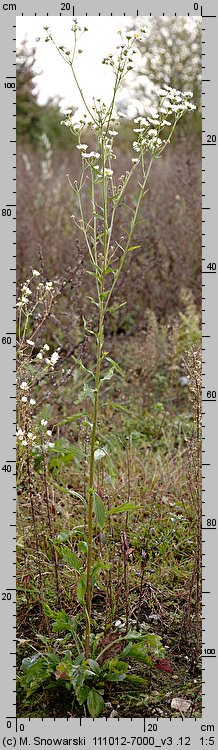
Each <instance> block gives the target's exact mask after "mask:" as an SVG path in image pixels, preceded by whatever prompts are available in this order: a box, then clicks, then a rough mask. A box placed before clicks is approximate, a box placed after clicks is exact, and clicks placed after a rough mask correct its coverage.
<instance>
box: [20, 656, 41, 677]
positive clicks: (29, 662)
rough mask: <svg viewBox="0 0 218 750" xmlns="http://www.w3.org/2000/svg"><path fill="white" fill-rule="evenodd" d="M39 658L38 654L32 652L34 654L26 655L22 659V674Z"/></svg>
mask: <svg viewBox="0 0 218 750" xmlns="http://www.w3.org/2000/svg"><path fill="white" fill-rule="evenodd" d="M37 659H39V654H34V656H26V657H25V659H23V660H22V670H23V672H24V674H25V673H26V672H27V670H28V669H29V667H31V666H32V664H34V663H35V661H37Z"/></svg>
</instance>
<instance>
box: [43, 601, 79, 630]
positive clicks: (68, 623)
mask: <svg viewBox="0 0 218 750" xmlns="http://www.w3.org/2000/svg"><path fill="white" fill-rule="evenodd" d="M43 611H44V612H45V615H47V617H50V619H51V620H53V625H52V630H53V632H54V633H56V632H60V633H61V632H65V633H66V632H70V633H72V632H73V630H74V629H75V621H74V619H73V618H72V619H71V618H70V617H68V615H67V613H66V612H65V611H64V609H61V610H60V611H57V612H56V611H55V610H53V609H51V608H50V607H49V606H48V604H43Z"/></svg>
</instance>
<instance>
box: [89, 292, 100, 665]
mask: <svg viewBox="0 0 218 750" xmlns="http://www.w3.org/2000/svg"><path fill="white" fill-rule="evenodd" d="M103 321H104V313H103V304H101V307H100V317H99V329H98V336H97V362H96V373H95V399H94V408H93V421H92V437H91V452H90V468H89V498H88V555H87V571H86V572H87V577H86V634H85V658H86V659H88V658H89V652H90V622H91V606H92V596H91V593H92V592H91V576H92V545H93V495H94V469H95V458H94V455H95V441H96V431H97V422H98V401H99V389H100V372H101V350H102V346H103V337H104V328H103V326H104V322H103Z"/></svg>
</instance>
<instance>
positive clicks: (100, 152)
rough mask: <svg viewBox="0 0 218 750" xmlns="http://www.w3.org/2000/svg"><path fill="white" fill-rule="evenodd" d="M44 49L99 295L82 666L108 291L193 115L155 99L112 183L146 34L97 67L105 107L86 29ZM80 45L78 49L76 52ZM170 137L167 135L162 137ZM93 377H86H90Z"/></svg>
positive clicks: (186, 107)
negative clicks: (96, 88) (64, 100)
mask: <svg viewBox="0 0 218 750" xmlns="http://www.w3.org/2000/svg"><path fill="white" fill-rule="evenodd" d="M44 28H45V31H46V38H45V41H46V42H53V44H54V45H55V47H56V49H57V51H58V52H59V54H60V55H61V57H62V58H63V60H64V61H65V62H66V64H67V65H68V66H69V67H70V69H71V72H72V75H73V79H74V82H75V83H76V86H77V88H78V90H79V92H80V95H81V99H82V101H83V105H84V109H85V113H84V115H83V117H81V119H80V120H79V122H75V120H74V118H73V117H72V116H71V114H68V115H67V116H66V119H65V120H64V121H63V124H64V125H65V126H66V127H68V128H69V129H70V131H71V132H72V134H74V136H75V134H76V136H77V138H78V144H77V149H78V150H79V152H80V156H81V171H80V178H79V180H78V181H74V182H72V180H71V179H70V177H69V176H68V180H69V183H70V186H71V188H72V191H73V193H74V195H75V196H76V199H77V207H78V213H77V215H76V216H73V217H72V218H73V220H74V222H75V224H76V225H77V227H78V229H79V231H80V232H81V235H82V237H83V240H85V244H86V247H87V252H88V254H89V258H90V264H91V270H90V271H89V273H91V275H92V277H93V278H94V280H95V289H96V294H95V297H94V298H92V297H91V298H90V300H91V304H92V305H94V306H95V309H96V308H97V317H98V323H97V329H95V328H94V327H93V328H91V327H90V326H89V325H88V324H87V322H86V321H85V320H84V327H85V331H86V332H87V333H88V334H90V335H91V336H93V337H94V338H95V349H96V359H95V367H94V370H93V372H92V373H91V376H92V387H89V388H88V391H87V388H84V398H87V397H89V398H90V399H91V401H92V418H91V422H90V431H91V434H90V454H89V483H88V497H87V505H88V532H87V563H86V573H85V576H84V574H81V575H80V581H79V588H78V596H79V601H80V603H83V605H84V608H85V618H86V631H85V645H84V651H85V659H86V660H88V659H89V656H90V637H91V613H92V590H93V586H94V583H95V582H96V575H97V573H96V571H97V567H96V563H95V565H94V563H93V523H94V516H95V518H96V520H97V522H98V523H99V525H103V524H104V519H105V514H106V509H105V507H104V504H103V501H102V499H101V498H100V497H99V495H98V493H97V490H96V482H95V466H96V461H97V460H99V459H100V458H101V457H102V456H104V448H103V447H102V448H101V447H99V446H98V447H97V445H96V433H97V424H98V419H99V397H100V393H101V390H102V387H103V383H104V381H105V380H109V379H110V378H111V377H112V376H113V374H114V372H116V371H118V372H120V368H119V365H118V364H117V363H116V362H114V361H113V360H112V359H111V358H110V357H109V356H108V353H107V351H106V350H105V345H104V338H105V336H104V327H105V318H106V315H107V314H108V313H109V312H111V311H114V310H115V309H117V306H115V305H114V304H113V292H114V289H115V287H116V284H117V281H118V279H119V276H120V274H121V272H122V269H123V266H124V263H125V260H126V258H127V255H128V253H130V252H132V251H134V250H135V249H137V247H138V246H136V245H134V244H133V235H134V230H135V227H136V224H137V221H138V218H139V211H140V206H141V203H142V199H143V198H144V196H145V193H146V190H147V183H148V179H149V175H150V172H151V169H152V165H153V163H154V162H155V160H156V159H158V158H159V157H160V156H161V155H162V153H163V151H164V149H165V148H166V146H167V145H168V144H169V143H170V140H171V138H172V135H173V132H174V130H175V128H176V126H177V123H178V122H179V120H180V119H181V117H182V116H183V115H184V114H185V113H186V112H187V111H191V110H193V109H195V106H194V105H193V103H192V101H191V100H192V96H193V95H192V93H191V92H189V91H184V92H181V91H177V90H176V89H174V88H171V87H170V86H168V85H164V86H163V88H160V89H159V90H158V91H157V92H156V94H157V107H156V109H155V111H154V110H153V109H152V110H151V112H150V114H149V115H147V114H146V116H141V115H140V116H138V117H136V118H135V120H134V128H133V138H134V139H133V143H132V149H133V152H132V157H131V161H130V166H129V170H128V172H126V173H125V175H122V176H121V177H120V179H119V180H118V181H117V180H115V177H114V169H113V164H114V160H115V159H116V154H115V152H114V142H115V139H116V138H117V136H118V133H119V125H120V118H121V117H122V116H123V115H122V113H120V114H119V113H118V114H117V113H116V96H117V92H118V90H119V88H120V85H121V83H122V82H123V80H124V78H125V77H126V75H127V74H128V72H129V71H131V70H132V69H133V68H134V55H135V52H136V50H135V48H134V45H135V41H136V38H137V39H138V40H140V38H142V37H143V34H144V33H146V32H145V30H144V29H143V28H142V29H141V31H140V33H139V34H135V33H128V32H126V31H122V30H121V31H120V32H119V33H120V43H119V44H118V46H117V51H116V54H115V55H112V54H109V55H108V56H107V57H105V58H104V59H103V61H102V63H103V65H107V66H110V68H111V69H112V72H113V87H112V91H111V99H110V102H109V104H107V105H106V104H105V103H104V102H102V101H101V100H100V99H93V100H92V101H93V103H92V105H91V106H90V105H89V104H88V103H87V101H86V99H85V96H84V93H83V90H82V88H81V86H80V83H79V81H78V78H77V73H76V59H77V55H80V54H81V52H82V50H81V49H80V40H81V37H82V36H83V34H85V33H86V32H87V28H85V27H84V28H82V27H81V26H79V24H78V22H77V21H76V20H75V21H74V22H73V25H72V29H71V30H72V40H73V46H72V51H71V50H69V49H67V48H66V47H65V46H64V45H60V46H58V45H57V44H56V42H55V40H54V38H53V36H52V34H51V31H50V30H49V28H48V27H44ZM78 45H79V46H78ZM87 129H89V131H91V132H92V134H93V136H94V141H95V146H94V148H93V150H89V146H88V144H87V143H85V142H84V137H85V133H86V132H87ZM166 133H167V135H166ZM135 175H136V176H137V185H138V193H137V198H136V202H135V205H134V208H133V209H132V215H131V220H130V221H129V226H128V228H127V229H126V230H125V233H124V231H123V229H122V230H121V231H120V237H119V239H115V238H114V225H115V218H116V215H117V209H118V207H119V206H120V204H121V202H123V200H124V198H125V200H126V195H127V188H129V186H130V184H131V181H132V179H133V177H134V176H135ZM86 188H87V189H89V194H90V196H91V215H90V214H89V215H87V213H86V208H85V202H84V191H85V189H86ZM89 372H90V371H89Z"/></svg>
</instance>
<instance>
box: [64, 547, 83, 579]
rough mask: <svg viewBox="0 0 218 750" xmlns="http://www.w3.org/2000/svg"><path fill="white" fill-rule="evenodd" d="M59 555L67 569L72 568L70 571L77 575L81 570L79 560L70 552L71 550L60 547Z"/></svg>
mask: <svg viewBox="0 0 218 750" xmlns="http://www.w3.org/2000/svg"><path fill="white" fill-rule="evenodd" d="M60 554H61V557H62V559H63V561H64V562H65V563H66V565H67V566H68V568H72V570H76V572H77V573H79V572H80V570H81V566H82V563H81V560H80V559H79V557H77V555H76V554H75V552H72V550H70V549H68V547H61V548H60Z"/></svg>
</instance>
